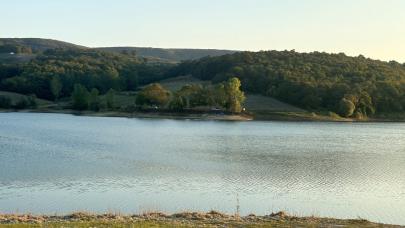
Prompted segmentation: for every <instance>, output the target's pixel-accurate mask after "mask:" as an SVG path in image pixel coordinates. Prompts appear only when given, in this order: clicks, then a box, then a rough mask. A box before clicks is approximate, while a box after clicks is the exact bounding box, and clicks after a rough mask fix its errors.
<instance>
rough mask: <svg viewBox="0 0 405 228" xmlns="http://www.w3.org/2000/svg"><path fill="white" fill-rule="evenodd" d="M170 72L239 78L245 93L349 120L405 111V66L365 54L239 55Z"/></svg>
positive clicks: (214, 78)
mask: <svg viewBox="0 0 405 228" xmlns="http://www.w3.org/2000/svg"><path fill="white" fill-rule="evenodd" d="M169 74H170V75H172V76H175V75H187V74H191V75H193V76H194V77H197V78H199V79H202V80H211V81H213V82H217V81H224V80H227V79H228V78H229V77H233V76H236V77H238V78H239V79H240V80H241V81H242V88H243V90H245V91H249V92H253V93H261V94H263V95H267V96H272V97H275V98H278V99H280V100H282V101H284V102H287V103H290V104H294V105H297V106H299V107H302V108H305V109H309V110H319V111H320V110H327V111H332V112H336V113H338V114H340V115H342V116H345V117H350V116H358V117H360V116H367V115H373V114H375V113H388V112H403V111H405V64H399V63H397V62H394V61H391V62H383V61H377V60H371V59H368V58H365V57H363V56H358V57H348V56H346V55H345V54H342V53H341V54H327V53H320V52H313V53H297V52H295V51H281V52H280V51H263V52H255V53H254V52H240V53H235V54H232V55H224V56H219V57H209V58H203V59H200V60H195V61H187V62H183V63H182V64H180V65H178V66H176V67H174V68H173V69H171V71H170V73H169Z"/></svg>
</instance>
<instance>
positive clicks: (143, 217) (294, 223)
mask: <svg viewBox="0 0 405 228" xmlns="http://www.w3.org/2000/svg"><path fill="white" fill-rule="evenodd" d="M0 227H9V228H25V227H27V228H28V227H113V228H114V227H401V226H396V225H385V224H378V223H372V222H369V221H367V220H363V219H332V218H317V217H295V216H289V215H287V214H286V213H284V212H278V213H273V214H270V215H265V216H256V215H254V214H250V215H248V216H242V217H239V216H236V215H227V214H223V213H219V212H216V211H210V212H208V213H200V212H183V213H176V214H171V215H168V214H164V213H159V212H151V213H144V214H140V215H121V214H102V215H96V214H90V213H83V212H78V213H74V214H70V215H66V216H56V215H54V216H34V215H28V214H25V215H16V214H9V215H0Z"/></svg>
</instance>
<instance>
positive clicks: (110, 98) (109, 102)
mask: <svg viewBox="0 0 405 228" xmlns="http://www.w3.org/2000/svg"><path fill="white" fill-rule="evenodd" d="M114 98H115V91H114V90H113V89H110V90H108V92H107V94H106V95H105V100H106V106H107V108H108V109H114Z"/></svg>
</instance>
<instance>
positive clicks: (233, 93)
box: [225, 77, 245, 113]
mask: <svg viewBox="0 0 405 228" xmlns="http://www.w3.org/2000/svg"><path fill="white" fill-rule="evenodd" d="M240 87H241V82H240V80H239V79H238V78H236V77H233V78H230V79H229V80H228V81H227V82H226V84H225V93H226V99H227V102H226V103H227V109H228V111H230V112H235V113H239V112H241V111H242V108H243V107H242V105H243V102H244V101H245V94H244V93H243V92H242V91H241V90H240Z"/></svg>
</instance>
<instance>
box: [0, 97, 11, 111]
mask: <svg viewBox="0 0 405 228" xmlns="http://www.w3.org/2000/svg"><path fill="white" fill-rule="evenodd" d="M10 107H11V99H10V98H9V97H6V96H2V95H0V108H4V109H7V108H10Z"/></svg>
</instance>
